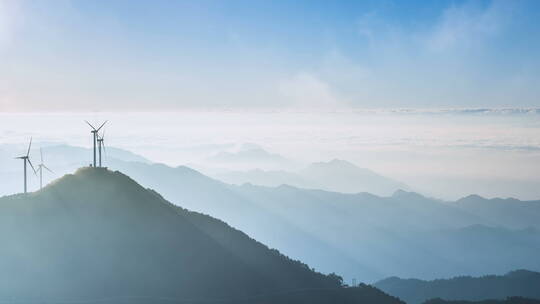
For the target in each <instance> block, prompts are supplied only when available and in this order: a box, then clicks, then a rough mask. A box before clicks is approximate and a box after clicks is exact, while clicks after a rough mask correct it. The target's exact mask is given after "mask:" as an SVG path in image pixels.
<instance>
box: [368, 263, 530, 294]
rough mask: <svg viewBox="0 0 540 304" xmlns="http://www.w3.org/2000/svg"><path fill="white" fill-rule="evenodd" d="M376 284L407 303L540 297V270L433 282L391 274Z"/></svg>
mask: <svg viewBox="0 0 540 304" xmlns="http://www.w3.org/2000/svg"><path fill="white" fill-rule="evenodd" d="M494 254H496V253H494ZM374 286H375V287H377V288H380V289H381V290H383V291H385V292H387V293H389V294H391V295H394V296H396V297H399V298H400V299H402V300H404V301H406V302H407V303H408V304H420V303H423V302H425V301H426V300H428V299H434V298H439V299H444V300H467V301H483V300H488V299H494V300H504V299H506V298H508V297H516V296H519V297H524V298H532V299H537V300H540V288H539V287H540V273H538V272H532V271H527V270H517V271H512V272H509V273H507V274H505V275H503V276H496V275H489V276H482V277H476V278H474V277H470V276H462V277H455V278H452V279H446V280H441V279H439V280H434V281H423V280H417V279H400V278H397V277H392V278H388V279H385V280H382V281H380V282H377V283H375V284H374ZM430 303H433V304H435V303H438V302H437V301H430ZM452 303H453V302H452Z"/></svg>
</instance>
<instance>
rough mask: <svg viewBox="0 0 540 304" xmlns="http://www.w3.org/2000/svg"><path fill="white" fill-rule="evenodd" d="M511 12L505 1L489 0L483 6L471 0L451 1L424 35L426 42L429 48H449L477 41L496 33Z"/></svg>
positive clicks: (465, 45)
mask: <svg viewBox="0 0 540 304" xmlns="http://www.w3.org/2000/svg"><path fill="white" fill-rule="evenodd" d="M511 15H512V7H511V4H509V2H508V1H506V2H505V3H503V2H500V1H493V2H491V3H490V4H489V5H488V6H487V7H478V6H477V5H476V4H475V2H470V3H466V4H463V5H459V6H458V5H452V6H450V7H449V8H447V9H446V10H445V11H444V12H443V14H442V16H441V17H440V19H439V21H438V23H437V24H436V25H435V26H434V27H433V31H432V32H431V33H429V34H428V35H427V37H426V40H427V46H428V47H429V48H430V49H432V50H449V49H453V48H456V47H467V46H473V45H476V46H478V45H481V43H483V42H484V41H485V39H489V38H493V37H495V36H496V35H497V34H499V33H500V32H501V30H502V29H503V28H504V26H505V25H506V24H507V23H508V21H509V20H510V19H511Z"/></svg>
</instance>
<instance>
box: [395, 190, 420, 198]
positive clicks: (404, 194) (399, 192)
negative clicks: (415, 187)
mask: <svg viewBox="0 0 540 304" xmlns="http://www.w3.org/2000/svg"><path fill="white" fill-rule="evenodd" d="M392 197H393V198H406V199H425V197H424V196H422V195H421V194H418V193H416V192H409V191H405V190H401V189H398V190H396V191H395V192H394V194H392Z"/></svg>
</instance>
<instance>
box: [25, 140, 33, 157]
mask: <svg viewBox="0 0 540 304" xmlns="http://www.w3.org/2000/svg"><path fill="white" fill-rule="evenodd" d="M30 147H32V137H30V144H28V152H26V156H28V155H30Z"/></svg>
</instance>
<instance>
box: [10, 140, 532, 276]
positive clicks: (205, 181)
mask: <svg viewBox="0 0 540 304" xmlns="http://www.w3.org/2000/svg"><path fill="white" fill-rule="evenodd" d="M68 151H71V150H69V149H68ZM62 153H70V152H62ZM62 153H59V154H60V155H61V154H62ZM81 153H82V152H81ZM86 153H89V151H86ZM48 154H49V153H47V154H46V155H45V156H46V157H52V155H50V156H48ZM50 154H52V153H50ZM55 154H56V153H55ZM83 154H84V153H83ZM83 154H81V156H82V157H83V156H84V157H86V158H88V155H83ZM73 155H75V154H73ZM57 157H58V156H57ZM83 159H84V158H83ZM61 160H62V159H58V163H57V164H59V165H58V166H55V164H52V165H51V167H52V168H53V170H55V173H56V174H55V175H51V174H48V175H47V176H46V178H47V179H48V180H50V179H51V178H57V177H58V176H61V175H62V174H64V173H69V172H73V170H74V169H75V167H74V166H73V165H64V166H63V167H62V166H60V164H61V163H60V161H61ZM106 164H107V166H109V167H110V168H112V169H119V170H121V171H122V172H125V173H126V174H128V175H129V176H131V177H132V178H134V179H135V180H137V181H138V182H139V183H141V184H142V185H144V186H145V187H150V188H153V189H155V190H156V191H158V192H159V193H161V194H162V195H163V196H164V197H165V198H166V199H167V200H169V201H171V202H173V203H175V204H177V205H180V206H183V207H186V208H189V209H190V210H194V211H198V212H202V213H205V214H209V215H211V216H214V217H216V218H220V219H222V220H224V221H226V222H227V223H228V224H230V225H231V226H233V227H235V228H237V229H240V230H242V231H244V232H245V233H247V234H248V235H250V236H251V237H253V238H255V239H257V240H259V241H261V242H263V243H265V244H267V245H269V246H271V247H273V248H277V249H279V250H280V251H281V252H283V253H285V254H287V255H288V256H291V257H293V258H295V259H300V260H302V261H304V262H306V263H307V264H309V265H311V266H312V267H314V268H315V269H317V270H318V271H321V272H324V273H331V272H337V273H339V274H340V275H343V276H344V277H345V279H346V280H347V282H350V280H351V279H352V278H356V279H358V280H360V281H363V282H375V281H378V280H381V279H384V278H386V277H389V276H400V277H415V278H420V279H436V278H440V277H452V276H457V275H463V274H466V275H474V276H478V275H483V274H486V273H506V272H508V271H511V270H513V269H521V268H524V269H530V270H535V271H539V270H540V261H539V260H538V259H537V256H538V255H539V253H540V248H539V246H538V244H540V231H539V230H538V229H540V224H539V222H538V220H537V219H538V218H539V216H538V214H539V210H540V202H539V201H530V202H525V201H518V200H512V199H504V200H503V199H493V200H488V199H484V198H481V197H478V196H469V197H467V198H464V199H462V200H458V201H457V202H445V201H440V200H436V199H432V198H427V197H424V196H422V195H420V194H417V193H414V192H408V191H396V192H395V193H394V194H393V195H392V196H388V197H380V196H376V195H372V194H368V193H355V194H352V193H350V194H345V193H337V192H334V191H332V192H330V191H321V190H308V189H303V188H297V187H293V186H288V185H281V186H277V187H264V186H256V185H253V184H243V185H230V184H226V183H223V182H221V181H219V180H216V179H212V178H209V177H208V176H205V175H203V174H201V173H200V172H197V171H195V170H193V169H190V168H187V167H183V166H180V167H177V168H172V167H169V166H165V165H160V164H151V163H148V162H146V161H145V160H144V159H143V161H140V162H139V161H135V162H133V161H120V160H118V159H115V158H114V157H108V158H107V162H106ZM334 165H336V167H340V166H343V167H345V168H347V167H350V166H349V165H348V164H346V163H345V164H344V163H343V162H342V161H333V162H330V163H326V164H324V165H321V164H319V165H315V166H314V167H315V169H313V170H306V171H310V172H314V171H317V170H321V172H328V175H326V176H327V177H328V178H326V179H327V180H328V181H330V182H332V180H333V179H335V180H340V179H341V177H339V176H335V175H332V174H331V173H330V172H331V170H327V167H334ZM321 167H322V169H321ZM323 169H324V170H323ZM353 169H354V170H352V171H354V172H357V170H356V169H357V168H353ZM18 173H19V174H18V175H17V176H12V175H9V174H8V175H2V176H1V178H2V181H4V182H5V183H2V184H1V185H0V188H2V189H4V187H5V186H9V185H12V186H13V185H14V186H13V187H15V189H21V184H22V176H20V172H18ZM312 175H313V176H316V174H315V173H313V174H312ZM321 176H322V177H324V176H325V175H324V174H323V173H321ZM302 180H304V179H302ZM33 188H34V189H35V186H34V187H33ZM11 189H12V190H13V188H11ZM493 252H497V254H496V255H494V254H493Z"/></svg>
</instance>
